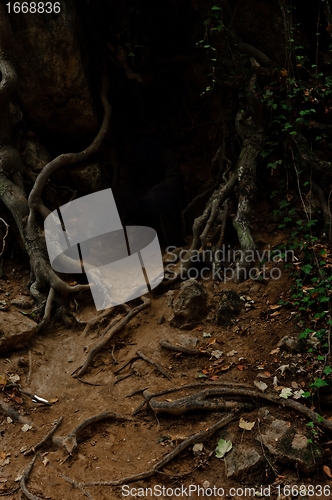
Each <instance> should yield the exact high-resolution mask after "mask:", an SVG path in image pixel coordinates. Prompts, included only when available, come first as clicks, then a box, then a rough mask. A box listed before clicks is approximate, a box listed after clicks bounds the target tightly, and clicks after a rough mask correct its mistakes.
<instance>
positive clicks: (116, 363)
mask: <svg viewBox="0 0 332 500" xmlns="http://www.w3.org/2000/svg"><path fill="white" fill-rule="evenodd" d="M114 349H115V345H114V346H113V347H112V352H111V356H112V359H113V361H114V364H115V365H118V364H119V363H118V362H117V360H116V359H115V356H114Z"/></svg>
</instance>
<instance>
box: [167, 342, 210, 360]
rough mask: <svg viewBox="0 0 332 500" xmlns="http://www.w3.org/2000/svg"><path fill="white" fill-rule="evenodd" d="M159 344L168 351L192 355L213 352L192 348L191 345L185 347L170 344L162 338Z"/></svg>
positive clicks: (207, 354) (203, 354)
mask: <svg viewBox="0 0 332 500" xmlns="http://www.w3.org/2000/svg"><path fill="white" fill-rule="evenodd" d="M159 344H160V346H161V347H163V348H164V349H167V350H168V351H174V352H182V353H184V354H190V355H191V356H208V357H210V356H211V354H210V353H208V352H206V351H200V350H199V349H192V348H191V347H184V346H182V345H174V344H170V343H169V342H168V341H167V340H165V339H161V340H160V341H159Z"/></svg>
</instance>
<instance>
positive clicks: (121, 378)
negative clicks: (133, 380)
mask: <svg viewBox="0 0 332 500" xmlns="http://www.w3.org/2000/svg"><path fill="white" fill-rule="evenodd" d="M133 375H135V372H130V373H128V374H127V375H123V376H122V377H119V378H117V379H116V380H115V382H114V385H116V384H118V383H119V382H122V380H125V379H126V378H129V377H132V376H133Z"/></svg>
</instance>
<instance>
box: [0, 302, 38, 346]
mask: <svg viewBox="0 0 332 500" xmlns="http://www.w3.org/2000/svg"><path fill="white" fill-rule="evenodd" d="M36 328H37V323H35V322H34V321H32V320H31V319H30V318H27V317H26V316H23V315H22V314H21V313H19V312H18V311H9V312H4V311H0V353H4V352H7V351H12V350H15V349H22V347H24V346H25V345H26V344H27V343H28V342H29V340H30V338H31V337H32V335H33V334H34V333H35V330H36Z"/></svg>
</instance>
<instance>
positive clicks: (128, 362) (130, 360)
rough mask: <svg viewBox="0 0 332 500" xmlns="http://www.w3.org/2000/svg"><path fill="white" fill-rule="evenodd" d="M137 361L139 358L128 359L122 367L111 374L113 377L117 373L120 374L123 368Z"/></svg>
mask: <svg viewBox="0 0 332 500" xmlns="http://www.w3.org/2000/svg"><path fill="white" fill-rule="evenodd" d="M137 359H139V356H133V357H132V358H130V359H129V360H128V361H126V362H125V363H124V364H123V365H121V366H120V367H119V368H117V369H116V370H114V372H113V373H114V375H116V374H117V373H119V372H121V371H122V370H123V369H124V368H126V366H128V365H130V363H132V362H133V361H136V360H137Z"/></svg>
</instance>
